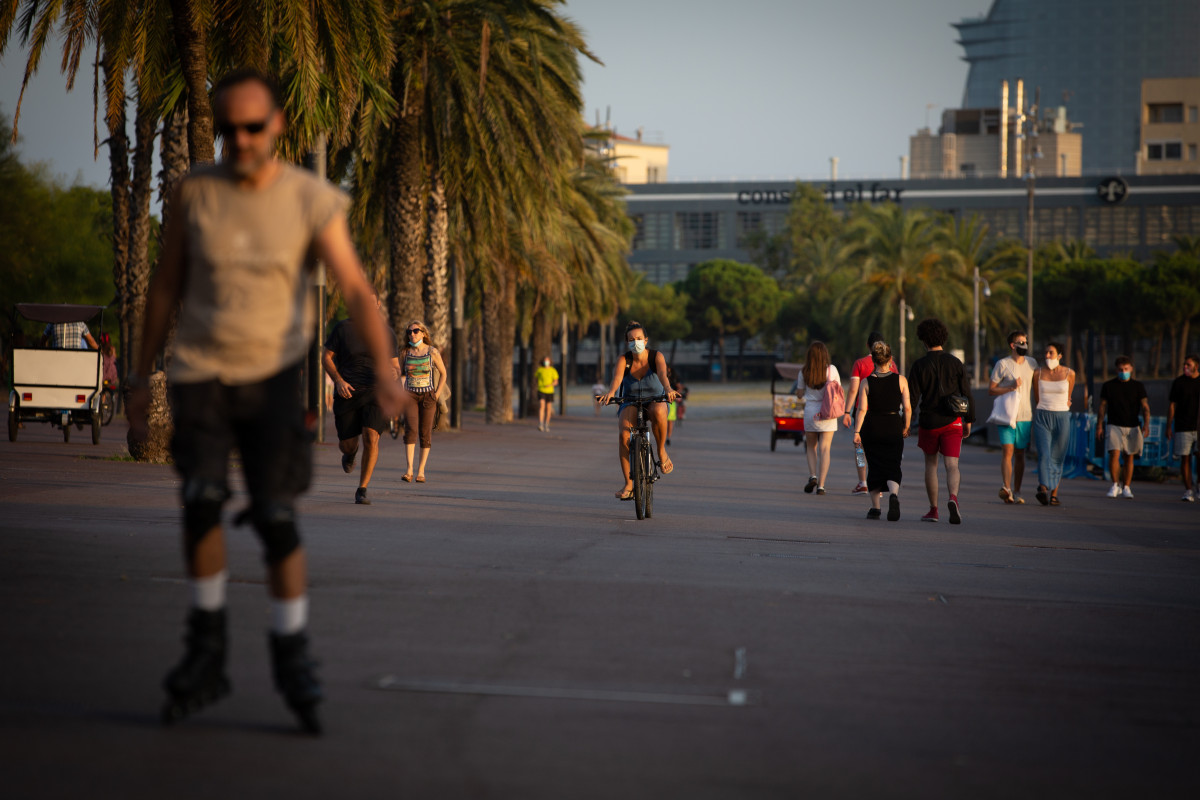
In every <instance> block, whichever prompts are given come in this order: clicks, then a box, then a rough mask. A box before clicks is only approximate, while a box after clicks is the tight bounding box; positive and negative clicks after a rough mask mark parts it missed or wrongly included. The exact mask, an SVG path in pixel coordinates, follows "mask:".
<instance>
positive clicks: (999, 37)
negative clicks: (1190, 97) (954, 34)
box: [954, 0, 1200, 176]
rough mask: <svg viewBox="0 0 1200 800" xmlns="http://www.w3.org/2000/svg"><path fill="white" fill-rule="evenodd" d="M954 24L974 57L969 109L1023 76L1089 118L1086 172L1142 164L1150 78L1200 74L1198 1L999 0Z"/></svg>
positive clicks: (1049, 103)
mask: <svg viewBox="0 0 1200 800" xmlns="http://www.w3.org/2000/svg"><path fill="white" fill-rule="evenodd" d="M954 27H955V28H956V29H957V30H958V33H959V44H961V45H962V47H963V51H964V59H965V60H966V61H967V63H968V64H970V71H969V73H968V76H967V84H966V90H965V92H964V95H963V102H962V107H963V108H992V107H994V106H996V104H997V99H996V98H997V91H998V87H999V86H1000V84H1001V81H1008V82H1009V83H1010V84H1013V83H1015V81H1016V80H1018V79H1022V78H1023V79H1024V81H1025V86H1026V88H1027V90H1028V91H1029V92H1030V93H1032V92H1034V91H1035V90H1037V89H1039V88H1040V90H1041V101H1042V105H1043V107H1053V106H1058V105H1066V106H1067V107H1068V108H1070V110H1071V118H1072V119H1073V120H1075V121H1077V122H1079V123H1081V124H1082V126H1083V135H1084V137H1085V144H1086V147H1085V149H1084V152H1083V172H1084V174H1089V175H1097V176H1098V175H1100V174H1101V173H1115V174H1125V175H1129V174H1133V173H1135V172H1136V168H1137V163H1138V154H1139V153H1140V152H1142V150H1141V142H1140V141H1139V129H1140V127H1141V112H1142V99H1141V89H1142V81H1143V80H1145V79H1148V78H1180V77H1200V47H1198V46H1197V43H1196V41H1197V33H1198V32H1200V2H1197V0H995V2H993V4H992V7H991V8H990V9H989V11H988V13H987V15H986V16H985V17H983V18H980V19H967V20H963V21H961V22H959V23H957V24H955V25H954Z"/></svg>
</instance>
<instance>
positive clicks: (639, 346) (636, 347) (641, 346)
mask: <svg viewBox="0 0 1200 800" xmlns="http://www.w3.org/2000/svg"><path fill="white" fill-rule="evenodd" d="M629 346H630V347H632V348H633V352H635V353H640V352H642V351H643V350H645V349H646V340H645V339H634V340H633V341H632V342H630V343H629Z"/></svg>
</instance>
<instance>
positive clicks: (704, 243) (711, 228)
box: [632, 211, 729, 250]
mask: <svg viewBox="0 0 1200 800" xmlns="http://www.w3.org/2000/svg"><path fill="white" fill-rule="evenodd" d="M632 217H633V222H634V225H635V226H636V231H635V233H634V236H633V249H634V250H726V249H728V248H729V236H728V233H727V232H726V230H725V224H724V223H725V219H724V217H725V214H724V213H722V212H720V211H674V212H672V211H651V212H647V213H645V214H634V215H632Z"/></svg>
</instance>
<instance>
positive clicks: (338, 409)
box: [333, 387, 388, 441]
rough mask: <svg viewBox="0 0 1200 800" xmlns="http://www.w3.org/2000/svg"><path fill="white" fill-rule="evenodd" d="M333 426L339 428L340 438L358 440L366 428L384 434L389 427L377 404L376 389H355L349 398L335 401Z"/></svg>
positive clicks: (338, 398) (339, 398)
mask: <svg viewBox="0 0 1200 800" xmlns="http://www.w3.org/2000/svg"><path fill="white" fill-rule="evenodd" d="M333 424H334V425H335V426H336V427H337V435H338V438H339V439H341V440H343V441H345V440H346V439H357V438H358V437H359V436H361V435H362V432H363V429H364V428H370V429H371V430H373V431H375V432H376V433H383V431H384V429H385V428H387V426H388V421H387V418H386V417H384V416H383V409H381V408H380V407H379V403H377V402H375V389H374V387H372V388H370V389H355V390H354V394H352V395H350V396H349V397H345V398H343V397H335V398H334V399H333Z"/></svg>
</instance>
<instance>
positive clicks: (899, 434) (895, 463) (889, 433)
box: [854, 342, 912, 522]
mask: <svg viewBox="0 0 1200 800" xmlns="http://www.w3.org/2000/svg"><path fill="white" fill-rule="evenodd" d="M871 360H872V361H874V362H875V370H874V371H873V372H872V373H871V374H870V375H868V376H867V379H866V380H865V381H863V382H862V385H861V386H860V387H859V390H858V418H857V419H856V420H855V422H854V443H855V444H861V445H862V448H863V451H864V452H865V453H866V455H867V491H868V492H870V494H871V510H870V511H868V512H867V519H879V517H880V510H879V504H880V501H882V499H883V493H884V491H885V490H886V491H888V492H890V493H891V495H890V496H889V497H888V514H887V518H888V519H889V520H890V521H892V522H895V521H896V520H898V519H900V478H901V472H900V462H901V461H902V460H903V458H904V440H905V439H907V438H908V426H909V423H910V422H911V421H912V404H911V402H910V401H909V397H908V380H907V379H906V378H905V377H904V376H903V375H898V374H897V373H895V372H892V369H891V364H892V348H891V347H890V346H889V345H888V344H887V343H886V342H876V343H875V345H874V346H873V347H872V348H871Z"/></svg>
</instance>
